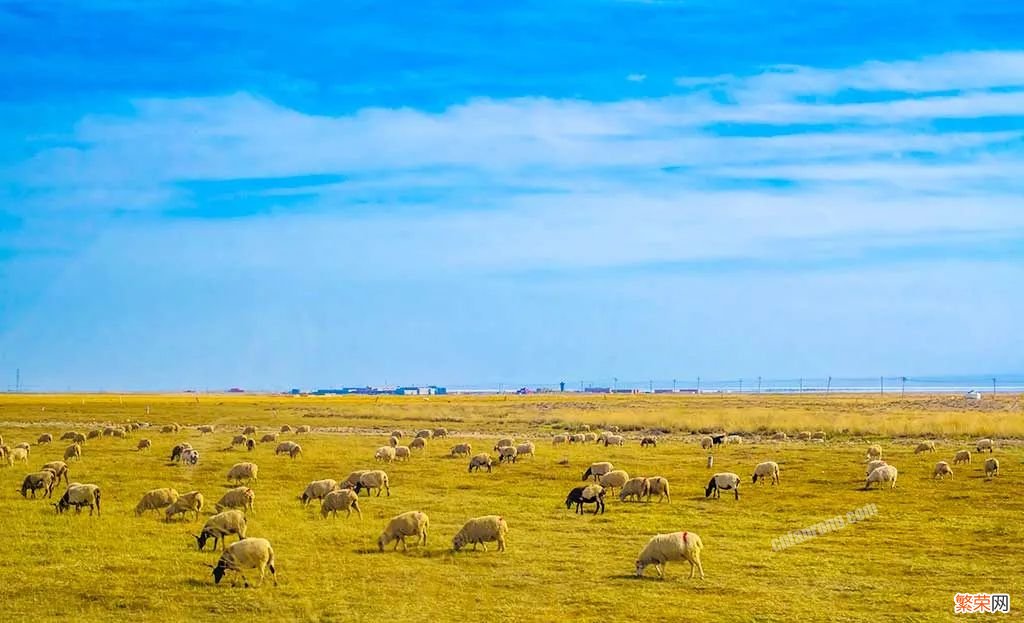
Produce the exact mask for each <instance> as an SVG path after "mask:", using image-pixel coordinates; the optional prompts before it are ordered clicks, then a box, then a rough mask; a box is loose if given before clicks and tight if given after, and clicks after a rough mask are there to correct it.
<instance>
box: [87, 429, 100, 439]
mask: <svg viewBox="0 0 1024 623" xmlns="http://www.w3.org/2000/svg"><path fill="white" fill-rule="evenodd" d="M101 435H103V430H102V429H99V428H94V429H92V430H91V431H89V434H88V435H86V437H88V438H89V439H98V438H99V437H100V436H101Z"/></svg>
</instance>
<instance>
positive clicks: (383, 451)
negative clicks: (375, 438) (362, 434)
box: [373, 446, 395, 463]
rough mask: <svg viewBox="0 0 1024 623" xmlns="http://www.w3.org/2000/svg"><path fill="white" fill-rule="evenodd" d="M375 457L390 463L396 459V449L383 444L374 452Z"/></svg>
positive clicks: (378, 460)
mask: <svg viewBox="0 0 1024 623" xmlns="http://www.w3.org/2000/svg"><path fill="white" fill-rule="evenodd" d="M373 459H374V460H375V461H377V462H378V463H390V462H392V461H394V460H395V449H394V448H392V447H391V446H381V447H379V448H377V451H376V452H374V453H373Z"/></svg>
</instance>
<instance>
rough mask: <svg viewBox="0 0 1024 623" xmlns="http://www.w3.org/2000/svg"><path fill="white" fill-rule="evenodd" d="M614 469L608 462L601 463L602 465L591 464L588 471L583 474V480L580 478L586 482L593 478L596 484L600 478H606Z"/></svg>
mask: <svg viewBox="0 0 1024 623" xmlns="http://www.w3.org/2000/svg"><path fill="white" fill-rule="evenodd" d="M613 469H615V467H614V466H613V465H612V464H611V463H609V462H608V461H601V462H600V463H591V464H590V467H588V468H587V471H585V472H583V478H580V480H586V479H587V478H590V477H591V476H593V477H594V482H597V479H598V478H600V477H601V476H604V475H605V474H607V473H608V472H610V471H612V470H613Z"/></svg>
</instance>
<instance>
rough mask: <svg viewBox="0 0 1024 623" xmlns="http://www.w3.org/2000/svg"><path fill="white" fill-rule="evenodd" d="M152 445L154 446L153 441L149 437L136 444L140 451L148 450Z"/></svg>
mask: <svg viewBox="0 0 1024 623" xmlns="http://www.w3.org/2000/svg"><path fill="white" fill-rule="evenodd" d="M152 447H153V442H152V441H150V440H148V439H140V440H139V443H138V444H136V445H135V449H136V450H139V451H142V450H148V449H149V448H152Z"/></svg>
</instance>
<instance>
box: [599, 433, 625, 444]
mask: <svg viewBox="0 0 1024 623" xmlns="http://www.w3.org/2000/svg"><path fill="white" fill-rule="evenodd" d="M625 443H626V438H625V437H623V436H622V435H608V436H607V437H605V438H604V445H605V447H608V446H621V445H624V444H625Z"/></svg>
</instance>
